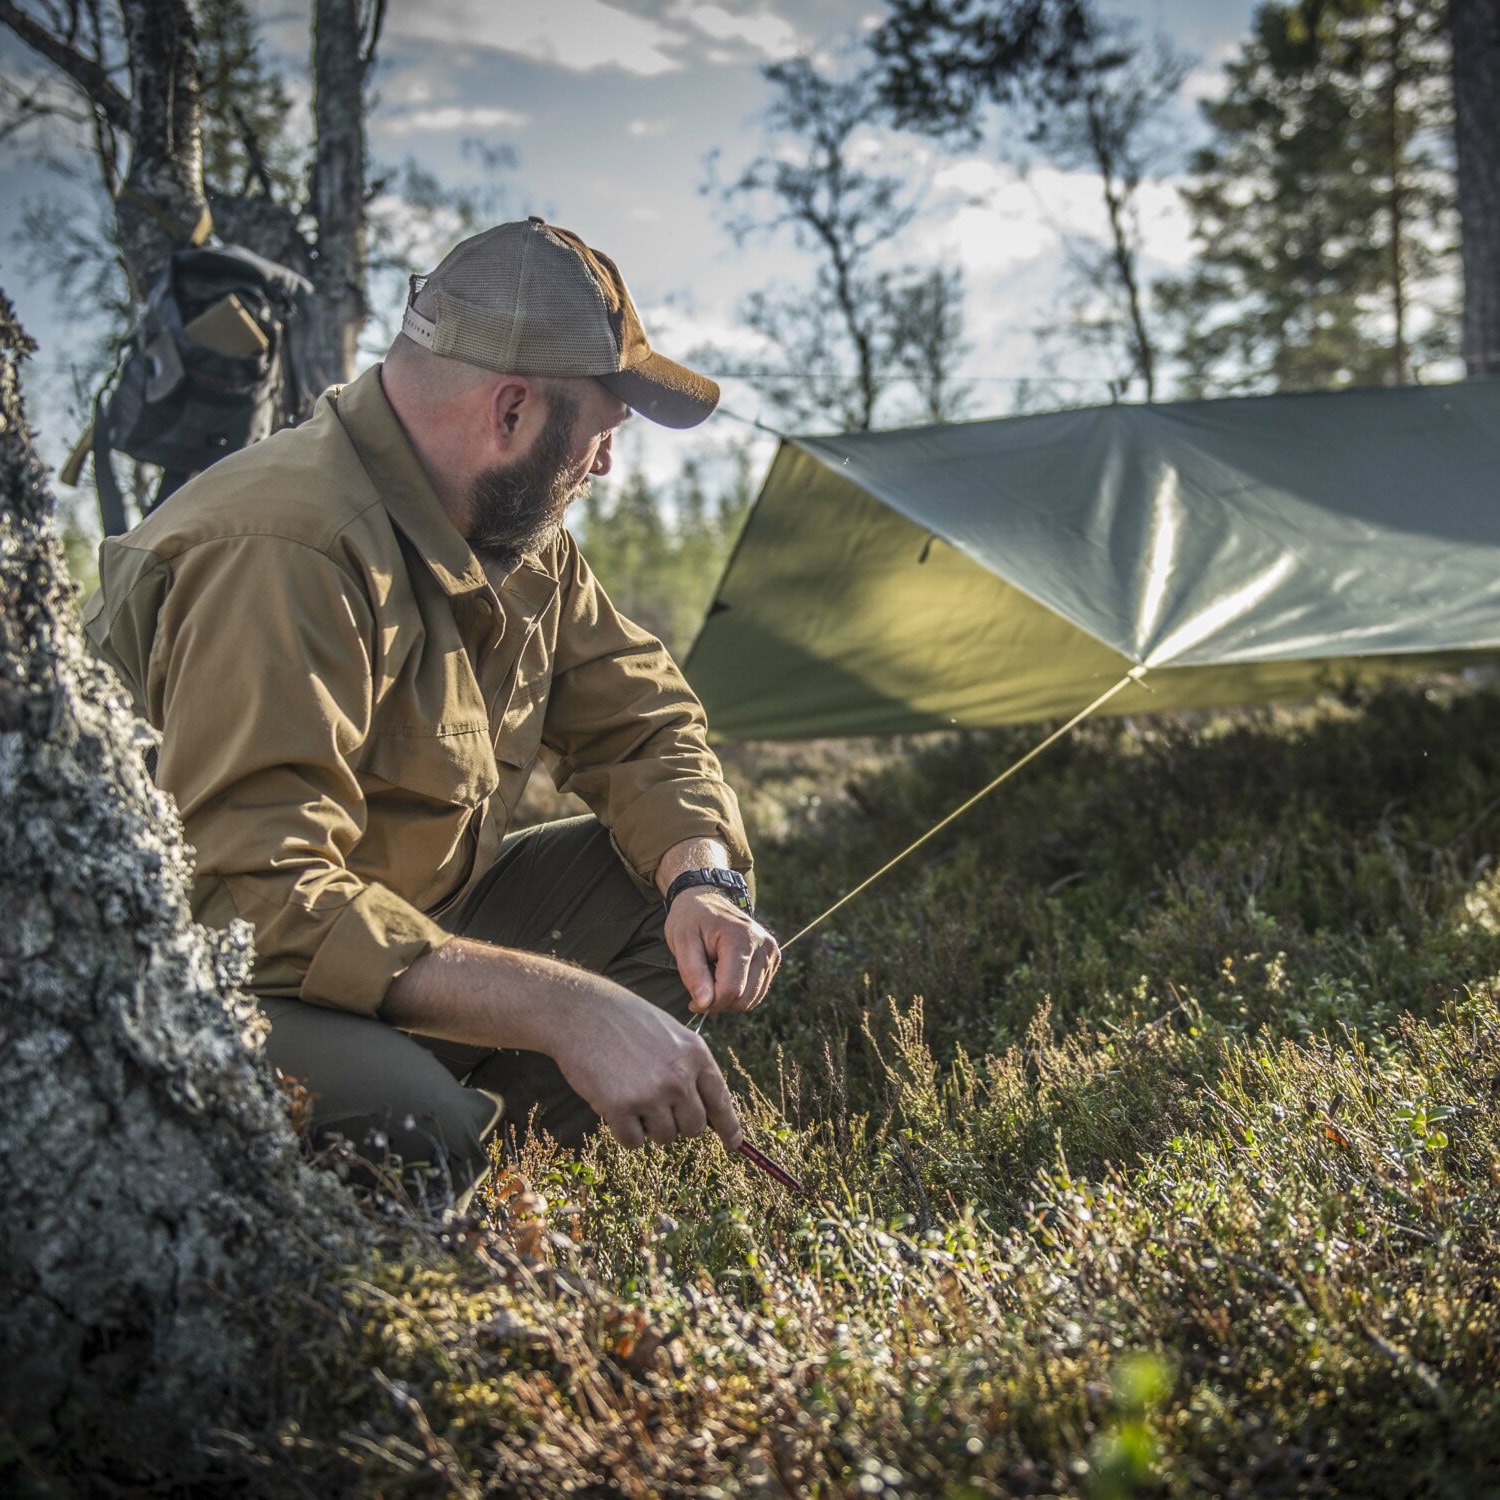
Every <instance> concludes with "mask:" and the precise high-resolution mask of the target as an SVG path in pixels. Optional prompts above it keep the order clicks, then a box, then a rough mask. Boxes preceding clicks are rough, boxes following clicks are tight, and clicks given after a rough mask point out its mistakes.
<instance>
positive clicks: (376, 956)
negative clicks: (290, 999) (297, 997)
mask: <svg viewBox="0 0 1500 1500" xmlns="http://www.w3.org/2000/svg"><path fill="white" fill-rule="evenodd" d="M451 938H452V934H451V933H449V932H445V931H444V930H443V929H442V928H441V927H439V926H438V924H437V923H436V922H434V921H433V920H432V919H431V918H430V917H426V916H423V914H422V913H421V912H419V911H418V910H417V909H416V907H414V906H412V905H411V904H410V903H409V902H406V901H403V900H402V899H401V898H400V897H399V896H398V895H396V894H395V892H394V891H390V890H388V889H387V888H386V887H385V886H383V885H366V886H365V887H364V888H363V889H362V890H361V891H360V892H359V894H358V895H357V896H355V898H354V899H353V900H352V901H350V902H349V904H348V905H347V906H346V907H344V909H343V910H342V911H341V912H340V913H339V914H338V916H337V917H336V918H335V919H334V922H333V925H332V926H331V927H330V928H329V929H328V931H327V932H326V933H325V934H324V935H323V941H322V942H321V943H319V944H318V949H317V952H316V953H314V954H313V957H312V962H311V963H310V964H309V965H308V968H307V973H306V975H305V976H304V977H303V980H302V998H303V999H304V1000H306V1001H309V1002H310V1003H311V1004H313V1005H327V1006H331V1007H333V1008H334V1009H336V1010H348V1011H354V1012H355V1013H357V1014H359V1015H366V1016H373V1015H374V1014H375V1013H376V1012H377V1011H378V1010H379V1009H380V1007H381V1005H382V1004H383V1003H384V1001H385V992H386V991H387V990H388V989H389V988H390V986H391V981H392V980H393V979H395V978H396V976H397V975H398V974H402V973H405V971H406V970H407V969H409V968H410V967H411V966H412V964H414V963H415V962H416V961H417V960H418V959H419V958H421V956H422V955H423V954H424V953H430V952H432V951H433V950H434V949H436V948H441V947H442V946H443V944H444V943H446V942H448V941H450V939H451Z"/></svg>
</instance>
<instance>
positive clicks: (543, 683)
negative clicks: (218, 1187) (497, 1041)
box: [84, 369, 750, 1013]
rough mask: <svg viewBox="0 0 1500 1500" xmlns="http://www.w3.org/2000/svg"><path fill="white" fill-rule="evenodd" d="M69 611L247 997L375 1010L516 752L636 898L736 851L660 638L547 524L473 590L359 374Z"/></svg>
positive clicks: (410, 459) (685, 696) (375, 391)
mask: <svg viewBox="0 0 1500 1500" xmlns="http://www.w3.org/2000/svg"><path fill="white" fill-rule="evenodd" d="M84 624H85V628H86V630H87V632H88V635H89V637H90V639H91V641H92V642H93V644H94V646H95V649H96V650H97V651H98V652H99V653H100V655H102V656H103V657H104V659H105V660H107V661H108V662H109V663H110V664H111V665H112V666H113V667H114V668H115V670H116V671H117V672H118V673H119V674H120V676H121V678H122V679H123V680H124V682H125V685H126V687H127V688H128V689H129V691H130V693H131V695H132V697H133V699H134V701H135V706H136V709H137V711H138V712H140V713H141V714H142V715H143V716H144V717H145V718H146V719H148V720H149V721H150V722H151V723H152V724H153V725H154V726H156V727H157V728H158V729H159V730H161V731H162V744H161V751H160V758H159V761H158V765H157V780H158V781H159V783H160V784H161V786H162V787H163V788H164V789H165V790H167V791H168V792H170V793H171V794H172V795H173V796H174V797H175V798H176V799H177V805H178V807H179V809H180V810H181V813H182V819H183V824H184V827H185V830H186V833H187V838H188V841H189V842H190V843H191V844H192V845H193V846H194V848H195V849H196V851H197V880H196V883H195V886H194V892H193V904H194V910H195V912H196V914H197V915H198V917H199V918H200V920H202V921H205V922H209V923H213V924H216V925H220V926H222V925H226V924H227V923H228V922H229V920H231V919H232V918H234V917H236V916H239V917H243V918H245V919H246V920H247V921H249V922H250V923H251V924H252V925H253V927H254V929H255V944H256V968H255V988H256V989H257V991H258V992H260V993H261V994H265V995H294V996H300V997H301V998H302V999H304V1000H309V1001H313V1002H315V1003H317V1004H320V1005H329V1006H336V1007H339V1008H342V1009H346V1010H353V1011H360V1012H364V1013H373V1012H375V1011H376V1010H377V1009H378V1008H379V1006H380V1004H381V1002H382V1000H383V999H384V997H385V992H386V989H387V987H388V986H389V984H390V982H391V980H392V979H393V978H395V976H396V975H397V974H399V973H401V972H402V971H403V970H404V969H405V968H406V967H407V966H408V965H410V964H411V963H412V962H413V961H414V960H415V959H416V958H418V957H419V956H420V955H421V954H423V953H424V952H426V951H427V950H428V949H430V948H435V947H437V946H439V945H440V944H441V943H443V942H444V941H445V940H446V934H445V933H444V931H443V929H442V928H441V927H439V926H438V924H437V922H435V921H434V920H433V917H434V914H437V913H440V912H441V911H443V910H444V909H445V908H447V907H448V906H450V905H452V904H454V903H456V901H457V900H458V899H459V898H460V897H461V896H462V895H463V894H464V892H465V891H466V890H467V888H468V887H469V886H470V885H471V884H472V883H473V881H475V880H476V879H477V878H478V877H479V876H480V875H481V874H482V873H483V872H484V870H485V869H486V868H487V867H488V865H489V864H490V862H491V861H492V860H493V858H494V856H495V853H496V852H497V851H498V849H499V845H500V840H501V839H502V838H503V836H504V834H505V830H506V824H507V822H508V820H509V818H510V817H511V815H512V812H513V810H514V808H515V805H516V802H517V800H518V799H519V797H520V795H521V792H522V790H523V788H524V786H525V783H526V778H527V773H528V768H529V767H530V765H531V763H532V761H533V760H534V759H535V758H536V756H537V755H538V753H540V754H541V756H542V757H543V760H544V762H545V763H547V764H548V766H549V769H551V770H552V772H553V775H554V777H555V778H556V780H557V782H558V785H559V786H560V787H562V788H563V789H565V790H568V791H572V792H576V793H577V794H578V795H579V796H580V797H582V798H583V800H584V801H585V802H586V803H587V804H588V805H589V806H590V807H591V808H592V809H593V811H594V812H595V813H596V814H597V815H598V817H599V818H600V820H601V821H602V822H603V823H604V824H605V825H606V826H607V827H608V828H609V829H610V831H611V834H612V837H613V839H614V841H615V846H616V848H617V849H618V850H619V852H620V854H621V856H622V857H623V858H624V860H625V861H626V863H627V864H628V865H629V866H630V867H631V868H632V869H633V870H634V872H635V874H636V875H637V877H638V878H639V879H640V881H641V882H642V886H643V889H650V886H649V882H650V879H651V876H652V874H653V872H654V870H655V869H656V866H657V864H658V863H659V862H660V860H661V857H662V855H663V854H664V853H665V852H666V851H667V850H668V849H669V848H671V846H672V845H673V844H676V843H678V842H679V841H680V840H682V839H687V838H695V837H716V838H720V839H722V840H723V841H724V842H725V843H726V844H727V845H728V847H729V849H730V851H731V856H732V858H733V860H734V862H735V864H736V865H737V866H740V867H742V868H748V867H749V863H750V852H749V849H748V847H747V845H746V842H745V835H744V830H743V827H742V825H741V823H740V817H739V811H738V806H737V804H736V801H735V796H734V793H733V792H732V791H731V790H730V788H729V787H728V786H726V785H725V783H724V780H723V777H722V774H721V772H720V768H719V763H718V761H717V759H716V758H715V757H714V755H713V753H712V752H711V751H710V750H709V748H708V744H707V739H706V731H705V724H704V719H703V711H702V709H701V708H700V707H699V705H698V701H697V699H696V698H695V697H694V696H693V694H692V692H691V690H690V689H689V688H688V686H687V684H686V683H685V682H684V681H683V679H682V676H681V674H680V673H679V672H678V670H677V668H676V667H675V665H674V664H673V662H672V660H671V658H670V657H669V656H668V654H667V652H666V650H665V649H664V648H663V647H662V646H661V645H660V643H659V642H657V641H656V640H655V639H653V638H652V637H651V636H649V635H647V634H646V633H645V632H644V631H642V630H640V629H639V628H638V627H637V626H635V625H633V624H631V623H630V621H628V620H626V619H624V618H623V617H622V616H621V615H619V614H618V613H616V611H615V609H614V607H613V606H612V605H611V604H610V602H609V599H608V598H607V597H606V596H605V593H604V590H603V589H602V588H600V587H599V585H598V583H597V582H596V581H595V579H594V576H593V574H592V573H591V572H590V571H589V568H588V564H587V563H585V562H584V560H583V558H582V557H581V556H580V555H579V553H578V550H577V547H576V546H575V544H574V542H573V540H572V538H571V537H569V536H567V535H566V534H564V535H563V536H562V537H561V539H560V540H559V541H557V542H556V543H555V544H553V545H552V546H551V547H549V548H547V549H546V550H545V551H544V552H542V553H541V554H540V555H538V556H532V557H527V558H525V559H524V560H523V561H522V563H521V565H520V567H519V568H517V569H516V570H515V571H514V572H513V573H511V574H510V575H509V577H507V578H505V579H503V580H502V581H501V582H500V584H499V587H498V588H496V587H493V586H492V585H491V582H490V580H489V579H488V578H486V576H485V572H484V570H483V568H482V567H481V565H480V563H479V560H478V559H477V558H476V557H475V555H474V553H473V552H472V550H471V549H470V547H469V545H468V543H467V542H465V541H464V539H463V537H462V536H460V535H459V533H458V531H457V530H456V529H455V527H454V526H453V524H452V523H451V522H450V521H449V519H448V517H447V514H446V513H445V512H444V510H443V509H442V506H441V505H440V504H439V502H438V499H437V496H436V495H435V494H434V492H433V490H432V487H431V485H430V484H429V482H428V480H427V477H426V474H425V473H424V471H423V469H422V467H421V465H420V463H419V462H418V460H417V457H416V455H415V453H414V452H413V451H412V448H411V446H410V444H409V443H408V442H407V440H406V436H405V434H404V433H403V431H402V429H401V426H400V424H399V422H398V421H397V420H396V417H395V414H394V412H392V410H391V408H390V405H389V403H388V402H387V401H386V398H385V393H384V391H383V390H382V389H381V385H380V373H379V370H378V369H377V370H371V371H369V372H367V373H366V374H364V375H362V376H361V377H360V378H359V379H358V380H356V381H354V382H353V384H351V385H349V386H347V387H345V388H344V389H342V390H341V391H340V390H334V391H330V392H328V393H327V394H325V395H324V396H323V397H322V399H321V400H320V401H319V402H318V406H317V409H316V411H315V412H314V413H313V416H312V417H311V419H310V420H309V421H308V422H307V423H306V424H304V425H303V426H302V427H301V428H298V429H297V430H296V431H292V432H282V433H278V434H276V435H275V436H274V437H271V438H269V439H267V440H266V441H265V442H263V443H258V444H256V445H255V446H254V447H253V448H250V449H248V450H246V451H245V452H243V453H237V454H234V455H232V456H230V457H228V458H225V459H223V460H221V461H220V462H219V463H217V464H215V465H214V467H213V468H212V469H209V470H208V471H206V472H205V473H204V474H203V475H201V476H200V477H199V478H197V479H195V480H194V481H193V482H192V483H191V484H189V485H187V486H186V487H184V488H183V489H182V490H181V491H180V492H179V493H178V494H177V495H174V496H173V497H172V499H171V500H169V501H168V502H167V503H166V504H165V505H163V506H162V507H161V509H159V510H158V511H156V512H155V513H154V514H152V515H151V516H149V517H148V518H147V519H146V520H145V521H144V522H143V523H142V524H141V525H140V526H138V527H136V529H135V530H134V531H132V532H131V533H130V534H129V535H128V536H124V537H119V538H114V539H111V540H109V541H106V542H105V544H104V547H103V549H102V552H101V554H100V587H99V592H98V593H97V594H95V595H94V597H93V598H92V599H91V600H90V601H89V604H88V606H87V608H86V610H85V616H84Z"/></svg>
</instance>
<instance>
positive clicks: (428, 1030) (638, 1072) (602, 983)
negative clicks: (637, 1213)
mask: <svg viewBox="0 0 1500 1500" xmlns="http://www.w3.org/2000/svg"><path fill="white" fill-rule="evenodd" d="M380 1017H381V1019H382V1020H384V1021H388V1022H389V1023H390V1024H391V1025H392V1026H399V1027H401V1028H403V1029H404V1030H407V1031H417V1032H421V1033H423V1034H425V1035H428V1036H435V1037H441V1038H444V1039H446V1040H448V1041H454V1042H465V1043H468V1044H470V1045H473V1046H480V1047H520V1048H523V1049H525V1050H526V1051H529V1052H542V1053H545V1054H546V1055H547V1056H548V1057H551V1058H552V1059H553V1060H554V1061H555V1062H556V1063H557V1065H558V1067H559V1068H560V1069H561V1070H562V1074H563V1077H564V1078H566V1079H567V1081H568V1083H569V1085H570V1086H571V1087H572V1089H573V1090H574V1092H576V1093H577V1094H578V1095H579V1096H580V1097H581V1098H582V1099H583V1100H584V1102H585V1103H586V1104H588V1106H589V1107H590V1108H591V1109H592V1110H593V1111H594V1112H595V1113H596V1114H597V1115H598V1116H599V1118H600V1119H602V1120H603V1121H604V1123H605V1124H606V1125H608V1126H609V1128H610V1129H611V1130H612V1131H613V1132H614V1134H615V1136H616V1137H617V1138H618V1140H619V1141H620V1143H621V1144H622V1145H624V1146H627V1147H630V1148H631V1149H634V1148H635V1147H637V1146H640V1145H641V1144H642V1143H643V1142H645V1141H646V1140H648V1139H649V1140H653V1141H657V1142H659V1143H660V1144H662V1145H666V1144H668V1143H669V1142H671V1141H674V1140H676V1139H677V1137H678V1136H683V1135H701V1134H702V1133H703V1132H704V1131H705V1130H707V1129H710V1128H711V1129H713V1130H715V1131H717V1132H718V1134H719V1136H720V1137H721V1138H722V1139H723V1142H724V1144H725V1145H726V1146H727V1147H728V1148H729V1149H730V1150H731V1151H733V1150H735V1149H736V1148H738V1146H739V1144H740V1142H741V1141H742V1140H743V1139H744V1132H743V1130H741V1128H740V1122H739V1116H738V1115H737V1114H736V1113H735V1108H734V1102H733V1100H732V1099H731V1098H730V1094H729V1085H728V1084H727V1083H725V1081H724V1075H723V1074H722V1073H721V1072H720V1071H719V1065H718V1064H717V1063H716V1062H715V1061H714V1059H713V1054H712V1053H711V1052H710V1051H709V1050H708V1046H707V1044H706V1043H705V1042H704V1041H703V1040H702V1038H701V1037H699V1036H698V1035H697V1033H696V1032H692V1031H689V1030H688V1029H687V1027H686V1026H683V1025H681V1024H680V1023H679V1022H677V1021H674V1020H673V1019H672V1017H671V1016H669V1015H667V1014H666V1012H665V1011H660V1010H658V1009H657V1008H656V1007H655V1006H654V1005H652V1004H651V1003H650V1002H649V1001H646V1000H642V999H641V997H640V996H639V995H636V994H633V993H631V991H629V990H627V989H625V988H624V987H623V986H622V985H618V984H616V983H615V982H614V981H613V980H611V979H605V978H604V977H603V976H602V975H599V974H593V973H590V972H588V971H587V970H584V969H577V968H574V967H572V966H571V965H569V964H563V963H559V962H558V961H557V960H556V959H554V958H546V957H543V956H542V955H540V954H536V953H526V952H522V951H521V950H519V949H515V948H497V947H494V946H493V945H491V944H489V943H479V942H475V941H474V940H473V939H472V938H453V939H451V940H450V941H449V942H447V943H445V944H444V945H443V946H442V947H441V948H438V949H435V950H434V951H432V952H430V953H426V954H424V955H423V956H422V957H421V958H419V959H417V961H416V962H415V963H414V964H412V966H411V967H410V968H409V969H407V970H406V972H405V973H404V974H400V975H398V976H397V978H396V979H395V980H394V982H393V983H392V984H391V987H390V989H389V990H387V991H386V996H385V1001H384V1003H383V1004H382V1005H381V1008H380Z"/></svg>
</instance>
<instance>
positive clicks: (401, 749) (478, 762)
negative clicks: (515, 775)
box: [360, 723, 499, 808]
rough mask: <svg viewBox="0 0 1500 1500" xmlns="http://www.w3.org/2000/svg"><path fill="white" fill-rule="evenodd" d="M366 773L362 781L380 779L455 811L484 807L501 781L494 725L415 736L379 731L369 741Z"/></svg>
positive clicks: (362, 763)
mask: <svg viewBox="0 0 1500 1500" xmlns="http://www.w3.org/2000/svg"><path fill="white" fill-rule="evenodd" d="M360 772H361V776H362V778H368V777H374V778H376V779H377V780H378V781H380V782H384V783H385V784H386V785H387V786H389V787H393V788H399V789H400V791H402V792H404V793H407V794H408V795H413V794H414V795H415V796H416V797H418V798H421V799H423V800H425V801H428V802H437V803H442V804H445V805H447V806H450V807H466V808H475V807H478V806H479V805H480V804H481V803H482V802H484V801H485V800H486V799H487V798H488V797H489V796H490V795H491V794H492V793H493V792H494V790H495V787H496V785H497V784H498V782H499V773H498V770H497V768H496V766H495V756H494V752H493V751H492V750H491V748H490V736H489V726H488V725H486V724H482V723H481V724H473V725H463V726H460V727H455V728H443V727H438V728H435V729H431V730H426V731H418V732H410V733H399V732H398V733H382V732H379V731H376V732H375V733H372V734H371V735H370V737H369V739H368V740H366V742H365V753H364V755H363V756H362V757H361V759H360ZM367 790H368V788H367Z"/></svg>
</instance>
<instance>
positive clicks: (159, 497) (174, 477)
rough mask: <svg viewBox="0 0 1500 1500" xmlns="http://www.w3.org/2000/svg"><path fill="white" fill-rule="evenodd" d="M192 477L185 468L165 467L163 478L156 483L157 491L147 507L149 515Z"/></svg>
mask: <svg viewBox="0 0 1500 1500" xmlns="http://www.w3.org/2000/svg"><path fill="white" fill-rule="evenodd" d="M192 477H193V476H192V475H191V474H189V473H187V472H186V471H184V470H180V469H164V470H163V471H162V476H161V478H160V479H159V480H158V481H157V483H156V493H155V494H154V495H153V496H152V497H151V504H150V505H149V506H148V507H147V508H146V513H147V514H148V515H149V514H150V513H151V512H152V511H153V510H155V509H156V507H157V506H158V505H160V504H161V503H162V501H163V500H165V499H167V497H168V496H170V495H175V494H176V493H177V491H178V490H180V489H181V488H182V487H183V485H185V484H186V483H187V482H188V480H190V479H191V478H192Z"/></svg>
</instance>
